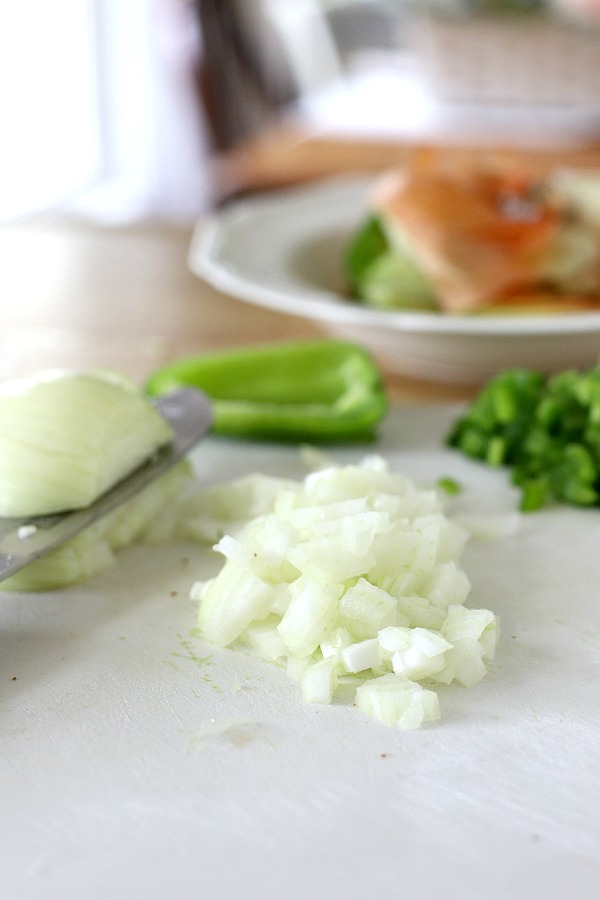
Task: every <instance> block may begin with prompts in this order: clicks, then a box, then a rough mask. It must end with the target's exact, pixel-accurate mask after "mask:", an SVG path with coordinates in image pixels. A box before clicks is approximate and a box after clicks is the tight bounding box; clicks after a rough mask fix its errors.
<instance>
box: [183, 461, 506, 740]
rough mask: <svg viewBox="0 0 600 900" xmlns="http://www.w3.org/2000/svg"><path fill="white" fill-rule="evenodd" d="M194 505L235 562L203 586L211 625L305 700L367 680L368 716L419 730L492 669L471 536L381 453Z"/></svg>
mask: <svg viewBox="0 0 600 900" xmlns="http://www.w3.org/2000/svg"><path fill="white" fill-rule="evenodd" d="M190 504H191V505H190V507H189V509H188V511H187V518H188V528H189V529H190V535H191V536H193V537H195V538H197V539H198V538H200V539H203V540H205V541H207V542H211V543H212V542H214V541H216V544H215V545H214V547H215V549H216V550H217V552H218V553H220V554H221V555H222V556H223V557H224V558H225V561H224V564H223V566H222V568H221V569H220V571H219V573H218V574H217V575H216V576H215V577H213V578H210V579H208V580H206V581H201V582H196V583H195V584H194V586H193V588H192V598H194V599H195V600H197V601H198V602H199V612H198V625H199V632H200V635H201V636H202V637H204V638H205V639H206V640H208V641H209V642H212V643H214V644H217V645H220V646H223V647H232V648H236V649H241V650H244V651H246V652H250V653H255V654H257V655H258V656H260V657H262V658H264V659H265V660H268V661H270V662H272V663H275V664H277V665H279V666H281V667H282V668H284V669H285V670H286V671H287V673H288V674H289V675H290V676H291V677H292V678H293V679H295V680H296V681H298V682H299V683H300V686H301V691H302V696H303V698H304V700H305V701H307V702H314V703H329V702H331V701H332V699H333V698H334V697H335V696H336V695H339V691H341V690H342V689H343V690H348V689H350V690H353V689H355V702H356V705H357V706H358V707H359V708H360V709H361V710H363V711H364V712H366V713H368V714H370V715H373V716H375V717H376V718H378V719H380V720H381V721H382V722H384V723H385V724H387V725H391V726H395V727H399V728H418V727H419V726H420V725H421V724H423V723H424V722H427V721H430V720H434V719H437V718H439V715H440V710H439V698H438V694H437V691H436V686H439V685H441V684H444V685H448V684H450V683H452V682H458V683H459V684H462V685H465V686H471V685H474V684H476V683H477V682H479V681H480V680H481V679H482V678H483V677H484V675H485V674H486V672H487V667H488V665H489V663H490V661H491V660H492V659H493V656H494V648H495V642H496V634H497V620H496V617H495V615H494V614H493V613H492V612H490V611H489V610H485V609H471V608H469V607H467V606H466V605H465V603H466V600H467V598H468V596H469V594H470V589H471V586H470V582H469V578H468V576H467V574H466V572H465V571H464V569H463V568H462V567H461V564H460V558H461V553H462V550H463V547H464V545H465V542H466V540H467V538H468V532H467V530H466V529H465V528H464V527H463V526H461V525H459V524H458V523H457V522H456V521H454V520H452V519H451V518H449V517H448V516H447V515H446V514H445V512H444V507H443V501H442V497H441V494H440V492H438V491H437V490H436V489H434V488H431V489H429V488H427V489H422V488H419V487H417V486H416V485H415V484H414V483H413V482H412V481H411V480H410V479H408V478H406V477H405V476H403V475H401V474H399V473H394V472H392V471H390V469H389V466H388V465H387V463H386V462H385V460H384V459H382V458H381V457H380V456H377V455H373V456H369V457H366V458H365V459H363V460H362V462H360V463H358V464H354V465H343V466H338V465H335V464H332V463H330V462H329V461H324V462H323V461H322V464H321V466H320V468H317V469H316V470H315V471H312V472H311V473H310V474H308V475H307V476H306V477H305V478H304V479H303V480H302V481H295V480H292V479H284V478H275V477H269V476H266V475H253V476H245V477H243V478H240V479H237V480H234V481H231V482H227V483H225V484H221V485H217V486H214V487H212V488H210V489H208V490H204V491H201V492H200V493H199V494H198V495H197V496H195V497H193V498H192V499H191V500H190Z"/></svg>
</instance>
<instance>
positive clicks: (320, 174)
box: [217, 125, 600, 197]
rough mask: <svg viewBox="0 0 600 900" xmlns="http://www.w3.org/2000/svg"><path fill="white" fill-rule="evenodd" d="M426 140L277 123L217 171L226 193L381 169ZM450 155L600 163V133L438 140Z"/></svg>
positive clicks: (546, 165)
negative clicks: (534, 142) (520, 140)
mask: <svg viewBox="0 0 600 900" xmlns="http://www.w3.org/2000/svg"><path fill="white" fill-rule="evenodd" d="M431 146H434V145H431V144H428V143H427V142H426V141H399V140H397V139H394V138H393V137H388V138H387V139H386V138H383V137H377V138H373V137H368V136H347V137H342V136H340V135H339V134H335V133H328V132H327V131H322V132H318V131H311V132H307V131H305V130H303V129H302V128H298V127H294V126H287V125H273V126H272V127H270V128H268V129H266V130H265V131H264V132H262V133H261V134H260V135H258V136H256V137H254V138H250V139H248V140H247V141H244V142H243V143H241V144H239V145H237V146H236V147H235V148H234V149H232V150H231V151H229V152H228V153H226V154H224V155H223V156H222V158H221V159H220V160H219V164H218V167H217V175H218V180H219V183H220V189H221V194H222V195H223V196H224V197H228V196H230V195H239V194H245V193H254V192H257V191H267V190H274V189H279V188H285V187H288V186H293V185H297V184H302V183H305V182H307V181H311V180H315V179H319V178H328V177H331V176H334V175H338V174H340V173H345V172H365V173H369V172H372V173H376V172H380V171H381V170H383V169H387V168H390V167H394V166H402V165H405V164H406V163H408V162H409V161H410V160H411V158H413V157H414V155H415V154H416V153H420V152H422V150H423V148H427V147H431ZM437 152H438V153H439V154H440V156H443V158H444V159H445V160H452V161H456V162H460V163H465V162H467V163H468V162H469V161H472V160H475V159H477V158H481V157H482V156H486V155H488V156H491V157H494V158H498V157H501V158H503V159H507V160H513V161H516V162H519V163H522V164H523V165H526V166H530V167H532V168H533V169H535V171H537V172H541V173H543V172H547V171H550V170H552V169H556V168H577V169H598V168H600V139H598V140H593V141H592V140H589V141H580V140H578V141H576V142H573V143H572V142H565V144H564V145H563V146H558V145H555V146H552V147H548V146H546V147H544V146H521V147H518V148H517V147H516V146H514V145H513V144H511V143H510V142H507V143H506V144H499V143H498V142H494V143H493V144H492V143H488V144H477V145H475V144H466V143H460V142H456V141H455V142H453V143H446V144H445V145H437Z"/></svg>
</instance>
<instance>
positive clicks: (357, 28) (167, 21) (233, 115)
mask: <svg viewBox="0 0 600 900" xmlns="http://www.w3.org/2000/svg"><path fill="white" fill-rule="evenodd" d="M599 7H600V2H599V0H553V2H541V0H479V2H477V0H463V2H460V0H456V2H452V0H437V2H436V0H432V2H417V0H345V2H342V0H53V3H52V4H48V3H47V2H45V0H21V2H20V3H11V4H8V3H7V4H3V5H2V9H1V10H0V73H1V77H0V108H1V109H2V140H1V142H0V221H2V222H14V221H18V220H22V219H23V218H27V217H30V216H35V215H39V214H40V213H44V212H48V211H51V210H55V211H56V210H63V211H64V210H67V211H74V212H76V213H77V214H79V215H83V216H87V217H90V218H92V219H94V220H96V221H98V222H103V223H107V224H111V223H112V224H117V223H118V224H122V223H124V222H128V221H138V220H143V219H159V220H166V221H177V222H191V221H193V220H194V218H195V217H196V216H198V215H200V214H201V213H202V212H203V211H204V210H206V209H208V208H210V207H211V206H213V205H214V204H216V203H220V202H222V201H223V199H224V198H225V199H226V198H227V196H228V195H229V194H230V193H234V192H235V191H236V190H239V189H242V190H243V189H244V183H243V178H242V177H241V176H240V171H242V172H243V171H244V169H243V166H241V167H240V166H239V163H240V159H243V155H244V152H247V153H248V154H250V155H249V156H248V157H247V158H248V159H249V158H251V153H252V147H253V141H255V140H256V138H257V137H260V136H261V135H265V134H268V133H273V129H275V133H277V129H281V128H285V129H287V132H288V134H300V135H305V134H313V135H319V134H321V135H335V136H337V137H352V138H357V137H358V138H360V137H365V136H366V137H369V138H376V139H377V140H380V141H382V142H385V141H386V140H395V141H398V140H400V141H406V142H408V143H419V142H450V143H451V142H453V141H461V142H467V143H477V142H482V143H485V142H490V141H492V142H494V141H496V142H498V141H504V142H505V141H506V140H507V135H508V140H510V141H511V142H513V143H515V144H522V145H524V146H526V145H536V144H537V145H542V146H546V145H548V146H555V145H559V146H560V145H565V144H566V145H570V144H572V145H573V146H578V145H581V144H585V143H586V142H588V141H595V140H596V138H597V137H598V135H599V134H600V66H599V65H598V63H597V61H598V60H599V59H600V52H599V51H600V38H599V36H598V21H600V10H599ZM282 152H283V153H285V149H284V150H281V148H279V150H278V149H277V148H276V147H275V149H274V150H273V154H274V155H273V154H272V155H271V156H270V157H268V159H269V160H270V163H272V164H273V168H274V171H275V170H277V171H278V172H279V174H278V175H276V174H274V175H273V179H272V181H273V183H274V184H275V183H278V182H280V181H285V180H286V178H287V179H289V180H294V178H295V177H300V176H301V173H300V174H299V173H293V172H290V173H289V174H288V175H286V173H285V172H282V171H281V165H282V160H281V158H279V160H278V159H277V153H279V154H280V156H281V153H282ZM261 159H262V158H261ZM236 162H237V163H238V168H237V169H236V167H235V163H236ZM345 164H346V165H350V162H347V163H345ZM332 165H333V164H332ZM340 165H344V163H340ZM278 166H279V169H278ZM236 173H237V174H236ZM263 176H264V172H263ZM236 178H237V179H238V181H237V182H236ZM240 178H241V181H240ZM268 181H269V179H268V173H267V176H265V177H263V182H260V183H265V184H268ZM251 182H252V178H251V177H250V178H249V179H248V184H249V185H250V186H251ZM257 183H258V182H257Z"/></svg>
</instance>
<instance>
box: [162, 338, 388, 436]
mask: <svg viewBox="0 0 600 900" xmlns="http://www.w3.org/2000/svg"><path fill="white" fill-rule="evenodd" d="M186 386H187V387H197V388H199V389H201V390H203V391H204V392H205V393H206V394H207V395H208V396H209V397H210V398H211V400H212V403H213V410H214V421H213V432H214V433H215V434H220V435H226V436H230V437H251V438H263V439H269V440H279V441H322V442H342V441H367V440H370V439H372V438H373V437H374V435H375V431H376V426H377V425H378V423H379V422H380V420H381V419H382V418H383V416H384V414H385V411H386V409H387V399H386V395H385V391H384V388H383V385H382V380H381V376H380V373H379V371H378V369H377V367H376V365H375V363H374V361H373V360H372V358H371V357H370V355H369V354H368V353H367V352H366V351H365V350H364V349H363V348H362V347H360V346H358V345H356V344H353V343H351V342H348V341H342V340H327V339H323V340H309V341H291V342H283V343H271V344H261V345H258V346H257V345H252V346H249V347H244V348H241V349H235V350H223V351H218V352H216V353H209V354H205V355H204V356H197V357H191V358H187V359H182V360H179V361H176V362H174V363H171V364H170V365H167V366H165V367H164V368H162V369H160V370H158V371H157V372H155V373H154V374H153V375H152V376H151V377H150V378H149V379H148V381H147V383H146V386H145V389H146V392H147V393H148V394H150V395H158V394H164V393H166V392H168V391H171V390H174V389H176V388H180V387H186Z"/></svg>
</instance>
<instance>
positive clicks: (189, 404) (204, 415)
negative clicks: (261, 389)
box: [0, 388, 212, 581]
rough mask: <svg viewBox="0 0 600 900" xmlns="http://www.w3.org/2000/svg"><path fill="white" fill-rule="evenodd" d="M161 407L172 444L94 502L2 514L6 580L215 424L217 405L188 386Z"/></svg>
mask: <svg viewBox="0 0 600 900" xmlns="http://www.w3.org/2000/svg"><path fill="white" fill-rule="evenodd" d="M155 405H156V408H157V409H158V410H159V411H160V413H161V415H163V416H164V418H165V419H166V420H167V422H168V423H169V424H170V426H171V428H172V429H173V434H174V436H173V440H172V442H171V443H170V444H167V445H166V446H164V447H161V448H160V449H159V450H158V451H157V452H156V453H155V454H154V455H153V456H152V457H151V458H150V459H149V460H148V461H147V462H145V463H144V464H143V465H142V466H140V467H139V468H138V469H135V470H134V471H133V472H131V473H130V474H129V475H127V476H126V477H125V478H124V479H123V480H122V481H120V482H118V483H117V484H116V485H114V487H112V488H111V489H110V490H108V491H107V492H106V493H105V494H102V496H101V497H99V498H98V499H97V500H96V501H94V503H92V504H91V505H90V506H86V507H85V508H83V509H78V510H72V511H66V512H61V513H53V514H51V515H45V516H27V517H23V518H0V581H3V580H4V579H5V578H8V576H9V575H13V574H14V573H15V572H18V571H19V570H20V569H24V568H25V566H28V565H29V564H30V563H32V562H33V561H34V560H36V559H38V558H39V557H40V556H44V555H45V554H46V553H49V552H50V550H53V549H54V548H55V547H58V546H59V545H60V544H63V543H64V542H65V541H67V540H69V538H72V537H74V536H75V535H76V534H78V533H79V532H80V531H83V529H84V528H87V527H88V525H91V524H92V523H93V522H95V521H96V520H97V519H99V518H101V517H102V516H105V515H106V514H107V513H109V512H111V511H112V510H113V509H116V507H117V506H120V505H121V504H122V503H124V502H125V501H126V500H129V499H130V498H131V497H133V496H134V494H137V493H138V492H139V491H141V490H142V488H144V487H146V485H148V484H149V483H150V482H151V481H154V480H155V479H156V478H158V477H159V476H160V475H162V474H164V473H165V472H166V471H167V470H168V469H170V468H171V467H172V466H174V465H175V463H177V462H178V461H179V460H180V459H182V458H183V457H184V456H185V454H186V453H187V452H188V451H189V450H191V449H192V447H194V445H195V444H197V443H198V442H199V441H200V439H201V438H202V437H203V436H204V435H205V434H206V433H207V431H208V430H209V428H210V426H211V423H212V410H211V405H210V402H209V399H208V397H206V395H205V394H203V393H202V392H201V391H197V390H195V389H193V388H183V389H181V390H178V391H175V392H173V393H172V394H167V395H165V396H164V397H159V398H158V399H157V400H156V403H155Z"/></svg>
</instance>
